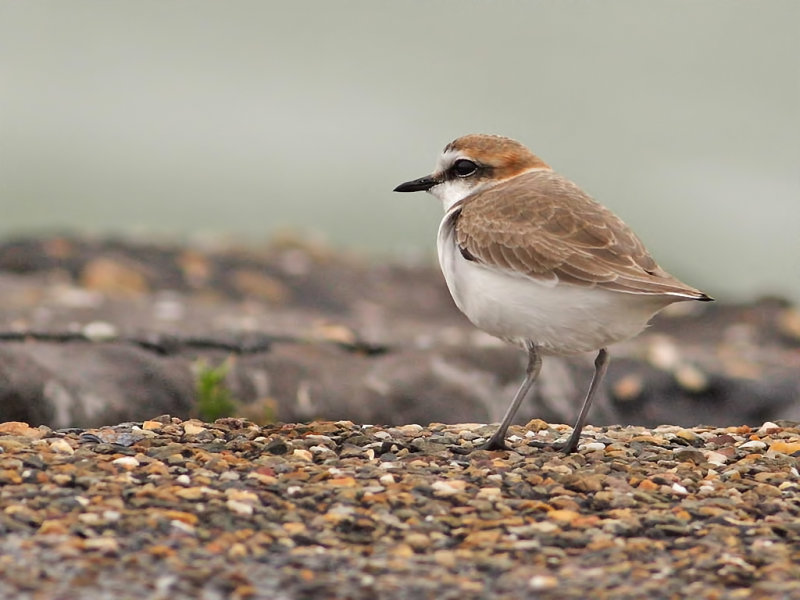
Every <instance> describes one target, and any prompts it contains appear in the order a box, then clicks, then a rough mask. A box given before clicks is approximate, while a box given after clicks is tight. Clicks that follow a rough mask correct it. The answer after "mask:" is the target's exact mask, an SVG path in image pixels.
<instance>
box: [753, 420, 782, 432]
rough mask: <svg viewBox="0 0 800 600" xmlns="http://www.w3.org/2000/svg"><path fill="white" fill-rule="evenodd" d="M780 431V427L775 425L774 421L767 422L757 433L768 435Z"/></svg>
mask: <svg viewBox="0 0 800 600" xmlns="http://www.w3.org/2000/svg"><path fill="white" fill-rule="evenodd" d="M778 429H780V426H778V425H777V424H775V423H773V422H772V421H767V422H765V423H764V424H763V425H762V426H761V427H759V428H758V431H757V432H756V433H758V434H759V435H766V434H768V433H773V432H775V431H777V430H778Z"/></svg>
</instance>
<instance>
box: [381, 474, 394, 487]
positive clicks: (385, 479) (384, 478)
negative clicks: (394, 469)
mask: <svg viewBox="0 0 800 600" xmlns="http://www.w3.org/2000/svg"><path fill="white" fill-rule="evenodd" d="M378 481H380V482H381V483H382V484H383V485H391V484H392V483H394V482H395V481H394V475H392V474H391V473H386V474H385V475H381V476H380V477H379V478H378Z"/></svg>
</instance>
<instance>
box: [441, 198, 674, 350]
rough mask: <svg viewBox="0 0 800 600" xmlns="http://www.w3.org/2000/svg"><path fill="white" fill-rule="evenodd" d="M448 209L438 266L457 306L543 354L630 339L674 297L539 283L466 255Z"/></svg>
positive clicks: (483, 325) (481, 324) (496, 331)
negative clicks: (537, 348)
mask: <svg viewBox="0 0 800 600" xmlns="http://www.w3.org/2000/svg"><path fill="white" fill-rule="evenodd" d="M450 214H452V213H448V215H446V216H445V218H444V219H443V220H442V223H441V225H440V226H439V235H438V239H437V246H438V251H439V264H440V265H441V267H442V273H443V274H444V278H445V280H446V281H447V287H448V288H449V289H450V294H451V295H452V296H453V300H454V301H455V303H456V306H458V308H459V309H460V310H461V312H463V313H464V314H465V315H466V316H467V318H469V320H470V321H472V323H473V324H474V325H475V326H476V327H478V328H480V329H482V330H484V331H486V332H487V333H490V334H491V335H494V336H497V337H499V338H502V339H504V340H507V341H509V342H512V343H516V344H522V343H523V342H525V341H532V342H533V343H535V344H536V345H537V346H539V347H540V349H541V351H542V352H543V353H545V354H576V353H579V352H589V351H593V350H598V349H600V348H604V347H606V346H607V345H609V344H613V343H614V342H618V341H621V340H625V339H628V338H631V337H633V336H635V335H636V334H638V333H639V332H640V331H642V329H644V328H645V327H646V326H647V322H648V321H649V320H650V318H651V317H652V316H653V315H654V314H655V313H656V312H658V311H659V310H661V309H662V308H664V307H665V306H666V305H667V304H670V303H671V302H673V301H674V300H675V299H674V298H672V299H670V298H668V297H663V296H645V295H641V294H626V293H622V292H613V291H608V290H603V289H600V288H597V287H583V286H576V285H571V284H567V283H552V284H551V283H543V282H539V281H537V280H535V279H533V278H531V277H528V276H526V275H523V274H513V273H511V272H509V271H505V270H500V269H495V268H493V267H490V266H485V265H482V264H480V263H478V262H475V261H469V260H467V259H465V258H464V257H463V256H462V255H461V252H460V251H459V249H458V247H457V245H456V241H455V231H454V227H453V224H452V220H451V219H450V218H449V215H450Z"/></svg>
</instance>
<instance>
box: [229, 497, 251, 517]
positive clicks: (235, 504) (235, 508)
mask: <svg viewBox="0 0 800 600" xmlns="http://www.w3.org/2000/svg"><path fill="white" fill-rule="evenodd" d="M225 506H227V507H228V510H230V511H231V512H235V513H236V514H239V515H252V514H253V505H252V504H247V503H246V502H240V501H239V500H228V501H227V502H226V503H225Z"/></svg>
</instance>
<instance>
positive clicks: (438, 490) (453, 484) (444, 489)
mask: <svg viewBox="0 0 800 600" xmlns="http://www.w3.org/2000/svg"><path fill="white" fill-rule="evenodd" d="M431 487H432V488H433V494H434V495H435V496H439V497H444V498H446V497H447V496H452V495H454V494H458V493H459V492H463V491H464V489H465V488H466V487H467V482H466V481H463V480H460V479H454V480H441V481H434V482H433V484H431Z"/></svg>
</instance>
